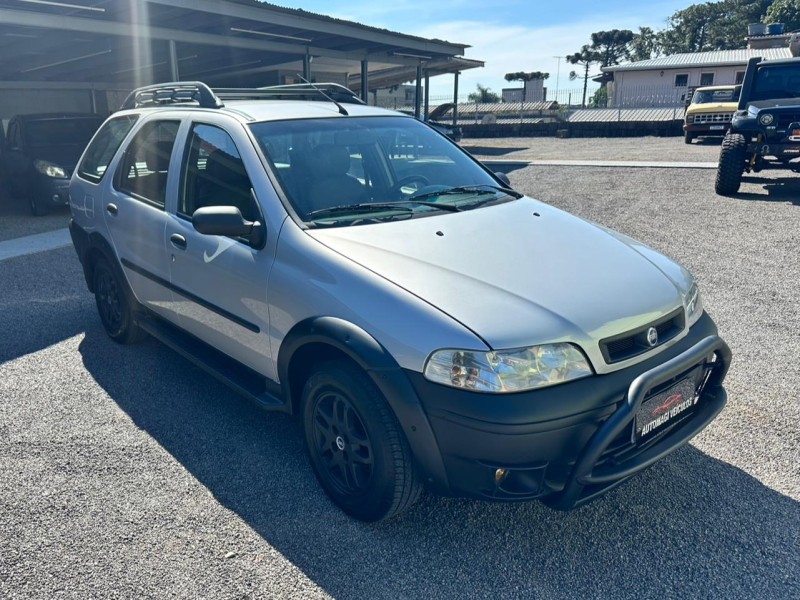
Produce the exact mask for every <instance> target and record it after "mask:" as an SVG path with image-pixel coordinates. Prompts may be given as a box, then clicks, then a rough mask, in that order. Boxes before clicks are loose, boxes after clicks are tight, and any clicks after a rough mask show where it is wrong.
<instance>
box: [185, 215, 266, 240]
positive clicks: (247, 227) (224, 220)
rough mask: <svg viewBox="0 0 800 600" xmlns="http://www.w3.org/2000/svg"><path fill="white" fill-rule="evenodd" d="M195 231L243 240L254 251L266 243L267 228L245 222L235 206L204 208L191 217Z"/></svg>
mask: <svg viewBox="0 0 800 600" xmlns="http://www.w3.org/2000/svg"><path fill="white" fill-rule="evenodd" d="M192 225H193V226H194V228H195V230H196V231H198V232H199V233H202V234H204V235H224V236H228V237H238V238H245V239H246V240H247V241H248V242H249V243H250V245H251V246H252V247H253V248H255V249H256V250H261V249H262V248H263V247H264V245H265V244H266V242H267V228H266V227H265V226H264V225H263V224H262V223H260V222H258V221H245V219H244V217H242V213H241V212H240V211H239V209H238V208H236V207H235V206H205V207H203V208H198V209H197V210H196V211H194V214H193V215H192Z"/></svg>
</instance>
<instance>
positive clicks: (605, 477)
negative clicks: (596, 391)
mask: <svg viewBox="0 0 800 600" xmlns="http://www.w3.org/2000/svg"><path fill="white" fill-rule="evenodd" d="M712 355H714V356H715V361H714V363H713V364H712V367H711V370H710V372H709V374H708V378H707V379H706V381H705V383H704V384H703V386H702V388H701V390H700V400H699V402H698V405H697V409H696V410H695V412H694V414H693V415H692V416H691V417H690V418H688V419H685V420H684V421H682V422H680V423H678V424H676V425H675V426H674V427H673V428H672V429H670V431H669V432H667V433H666V435H664V436H663V437H661V438H660V439H658V441H656V442H654V443H653V444H652V445H645V447H644V449H643V450H642V451H641V452H639V453H637V454H635V455H634V456H632V457H630V458H628V459H626V460H624V461H623V462H620V463H618V464H606V463H603V461H602V458H603V453H604V452H605V451H606V449H607V448H608V447H609V445H610V444H611V443H612V442H613V441H614V440H615V439H617V437H618V436H619V435H620V434H621V433H622V432H623V431H624V430H625V429H626V428H627V427H628V426H629V425H630V423H631V421H632V420H633V419H634V417H635V416H636V413H637V411H638V410H639V407H640V406H641V404H642V402H644V400H645V399H646V397H647V395H648V393H649V392H650V390H652V389H653V388H655V387H657V386H659V385H661V384H663V383H665V382H667V381H669V380H671V379H675V378H677V377H679V376H680V375H682V374H683V373H685V372H687V371H688V370H690V369H691V368H692V367H695V366H697V365H698V364H700V363H703V362H704V361H706V360H707V359H708V358H709V357H711V356H712ZM730 362H731V351H730V348H728V345H727V344H726V343H725V342H724V341H723V340H722V339H721V338H720V337H718V336H716V335H713V336H709V337H707V338H704V339H703V340H701V341H700V342H698V343H697V344H695V345H694V346H692V347H691V348H689V349H688V350H686V351H685V352H683V353H682V354H679V355H678V356H676V357H675V358H672V359H671V360H669V361H667V362H665V363H664V364H662V365H659V366H657V367H655V368H653V369H651V370H649V371H646V372H645V373H642V374H641V375H639V376H638V377H637V378H636V379H634V380H633V382H632V383H631V385H630V387H629V388H628V393H627V395H626V397H625V400H624V401H623V403H622V405H621V406H620V407H619V408H618V409H617V410H616V412H614V413H613V414H612V415H611V416H610V417H609V418H608V420H606V421H605V423H603V424H602V425H601V426H600V428H599V429H598V430H597V431H596V432H595V434H594V435H593V436H592V437H591V439H590V440H589V442H588V443H587V444H586V446H585V447H584V449H583V451H582V452H581V454H580V455H579V456H578V460H577V461H576V462H575V466H574V467H573V469H572V471H571V473H570V475H569V477H568V478H567V481H566V484H565V486H564V489H563V490H562V491H561V492H559V493H557V494H554V495H552V496H549V497H546V498H543V500H544V501H545V502H546V503H547V504H548V505H549V506H550V507H552V508H555V509H559V510H569V509H571V508H574V507H576V506H580V505H582V504H585V503H587V502H589V501H590V500H592V499H594V498H595V497H596V496H599V495H600V494H601V493H603V492H605V491H607V490H608V489H610V488H612V487H615V486H617V485H619V484H620V483H622V482H623V481H625V480H626V479H628V478H629V477H631V476H632V475H634V474H636V473H638V472H639V471H641V470H642V469H646V468H647V467H649V466H650V465H652V464H653V463H655V462H657V461H659V460H661V459H662V458H664V457H665V456H666V455H667V454H669V453H670V452H673V451H674V450H677V449H678V448H680V447H681V446H683V445H684V444H686V443H687V442H688V441H689V440H690V439H692V438H693V437H694V436H695V435H697V434H698V433H700V431H702V430H703V429H704V428H705V427H706V425H708V424H709V423H710V422H711V421H713V420H714V418H715V417H716V416H717V415H718V414H719V413H720V411H721V410H722V409H723V407H724V406H725V403H726V402H727V400H728V396H727V394H726V392H725V390H724V389H723V387H722V381H723V380H724V379H725V375H726V373H727V372H728V368H729V367H730ZM598 463H603V464H600V466H598Z"/></svg>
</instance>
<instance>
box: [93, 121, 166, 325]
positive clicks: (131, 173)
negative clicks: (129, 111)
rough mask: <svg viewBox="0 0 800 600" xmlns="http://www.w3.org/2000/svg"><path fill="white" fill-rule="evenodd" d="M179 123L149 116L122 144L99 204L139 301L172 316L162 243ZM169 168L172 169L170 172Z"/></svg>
mask: <svg viewBox="0 0 800 600" xmlns="http://www.w3.org/2000/svg"><path fill="white" fill-rule="evenodd" d="M180 124H181V122H180V121H179V120H176V119H150V120H148V121H146V122H145V123H143V124H142V125H141V126H140V128H139V129H138V131H136V132H135V133H134V135H133V137H132V138H131V139H130V142H129V143H128V145H127V147H126V149H125V153H124V155H123V156H122V157H121V160H120V162H119V166H118V167H117V170H116V173H115V174H114V175H115V177H114V182H113V185H112V186H111V189H110V191H109V193H108V194H107V195H106V196H105V198H104V199H103V203H102V206H100V207H99V209H100V210H101V211H102V213H103V217H104V218H105V222H106V227H107V228H108V233H109V236H110V238H111V241H112V243H113V245H114V249H115V251H116V253H117V256H118V257H119V261H120V264H121V265H122V267H123V270H124V271H125V275H126V277H127V279H128V282H129V283H130V286H131V289H132V290H133V292H134V294H135V295H136V297H137V298H138V299H139V302H141V303H142V304H144V305H145V306H146V307H147V308H149V309H151V310H153V311H154V312H156V313H158V314H160V315H162V316H164V317H166V318H168V319H170V320H175V315H174V312H173V311H172V301H173V295H172V292H171V291H170V286H169V263H168V254H167V251H166V247H165V238H164V236H165V229H166V224H167V215H166V212H165V203H166V195H167V186H168V183H169V180H170V178H173V177H177V170H176V169H173V170H172V171H171V170H170V168H169V166H170V163H171V162H172V160H173V158H172V154H173V149H174V146H175V140H176V139H177V135H178V131H179V129H180ZM173 171H174V172H173Z"/></svg>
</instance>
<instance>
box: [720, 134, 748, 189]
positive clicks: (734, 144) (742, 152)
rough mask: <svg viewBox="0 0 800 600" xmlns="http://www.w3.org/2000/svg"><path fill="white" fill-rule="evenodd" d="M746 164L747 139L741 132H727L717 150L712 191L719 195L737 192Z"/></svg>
mask: <svg viewBox="0 0 800 600" xmlns="http://www.w3.org/2000/svg"><path fill="white" fill-rule="evenodd" d="M746 164H747V140H746V139H745V137H744V136H743V135H742V134H741V133H728V134H727V135H726V136H725V139H723V140H722V148H721V149H720V151H719V166H718V167H717V179H716V182H715V183H714V191H716V192H717V194H719V195H720V196H732V195H734V194H735V193H736V192H738V191H739V186H740V185H741V183H742V174H743V173H744V169H745V166H746Z"/></svg>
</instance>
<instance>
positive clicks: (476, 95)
mask: <svg viewBox="0 0 800 600" xmlns="http://www.w3.org/2000/svg"><path fill="white" fill-rule="evenodd" d="M475 88H476V89H475V91H474V92H472V93H471V94H470V95H469V96H467V99H469V101H470V102H482V103H488V104H493V103H495V102H500V96H498V95H497V94H495V93H494V92H493V91H492V90H491V89H489V88H488V87H486V86H484V85H481V84H480V83H478V84H476V85H475Z"/></svg>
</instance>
